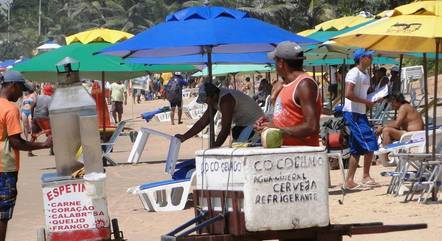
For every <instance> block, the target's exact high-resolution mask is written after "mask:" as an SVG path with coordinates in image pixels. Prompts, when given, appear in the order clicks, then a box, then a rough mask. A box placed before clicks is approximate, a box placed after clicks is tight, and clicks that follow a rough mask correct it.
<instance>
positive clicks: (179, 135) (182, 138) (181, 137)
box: [175, 134, 186, 142]
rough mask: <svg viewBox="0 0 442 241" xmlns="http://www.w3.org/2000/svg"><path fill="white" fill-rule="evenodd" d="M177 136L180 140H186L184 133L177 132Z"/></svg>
mask: <svg viewBox="0 0 442 241" xmlns="http://www.w3.org/2000/svg"><path fill="white" fill-rule="evenodd" d="M175 137H176V138H178V140H180V141H181V142H184V141H185V140H186V138H185V137H184V135H181V134H176V135H175Z"/></svg>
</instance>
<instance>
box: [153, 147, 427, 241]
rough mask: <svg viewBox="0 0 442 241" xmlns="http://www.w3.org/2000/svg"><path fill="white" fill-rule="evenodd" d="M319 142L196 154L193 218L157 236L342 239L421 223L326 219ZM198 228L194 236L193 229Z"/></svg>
mask: <svg viewBox="0 0 442 241" xmlns="http://www.w3.org/2000/svg"><path fill="white" fill-rule="evenodd" d="M328 169H329V167H328V158H327V154H326V152H325V149H324V148H322V147H307V146H298V147H283V148H274V149H265V148H262V147H253V148H240V149H233V148H217V149H208V150H203V151H198V152H197V153H196V172H197V184H196V187H195V188H194V192H193V199H194V207H195V218H193V219H192V220H190V221H188V222H186V223H184V224H182V225H181V226H179V227H177V228H175V229H174V230H172V231H170V232H169V233H167V234H165V235H163V236H162V237H161V240H162V241H234V240H254V241H255V240H256V241H258V240H283V241H288V240H300V241H301V240H302V241H342V238H343V236H346V235H347V236H351V235H358V234H374V233H385V232H395V231H405V230H414V229H424V228H427V225H426V224H405V225H384V224H383V223H379V222H375V223H362V224H360V223H352V224H331V223H330V221H329V220H330V218H329V203H328V200H329V197H328V180H329V178H328V175H329V170H328ZM195 233H196V234H195Z"/></svg>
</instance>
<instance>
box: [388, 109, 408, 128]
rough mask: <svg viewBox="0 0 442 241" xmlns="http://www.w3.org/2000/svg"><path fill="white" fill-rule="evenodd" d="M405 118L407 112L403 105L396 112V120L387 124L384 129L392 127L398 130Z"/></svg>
mask: <svg viewBox="0 0 442 241" xmlns="http://www.w3.org/2000/svg"><path fill="white" fill-rule="evenodd" d="M405 117H407V110H406V108H405V105H402V106H401V107H400V108H399V110H398V113H397V117H396V120H394V121H391V122H389V123H387V124H386V125H385V126H384V127H393V128H396V129H398V130H399V129H401V126H402V125H403V124H404V121H405V119H406V118H405Z"/></svg>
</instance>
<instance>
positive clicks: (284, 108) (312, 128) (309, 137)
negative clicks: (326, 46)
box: [256, 41, 322, 146]
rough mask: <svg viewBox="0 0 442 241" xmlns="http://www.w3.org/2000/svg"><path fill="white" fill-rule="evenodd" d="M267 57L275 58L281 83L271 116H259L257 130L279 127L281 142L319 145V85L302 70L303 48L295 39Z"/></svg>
mask: <svg viewBox="0 0 442 241" xmlns="http://www.w3.org/2000/svg"><path fill="white" fill-rule="evenodd" d="M268 57H269V58H270V59H274V60H275V65H276V71H277V73H278V75H279V76H281V77H282V79H283V85H282V89H281V91H280V92H279V94H278V96H277V98H276V102H275V107H274V113H273V119H272V120H271V121H270V120H268V119H267V118H265V117H264V118H261V119H260V120H259V121H258V122H257V123H256V129H257V130H258V131H261V130H263V129H264V128H278V129H280V130H281V131H282V133H283V144H284V145H289V146H319V117H320V115H321V109H322V103H321V101H322V100H321V95H320V93H319V87H318V84H317V83H316V81H315V80H313V78H312V77H311V76H309V75H308V74H306V73H305V72H304V70H303V63H304V53H303V51H302V48H301V47H300V46H299V45H298V44H296V43H294V42H290V41H285V42H281V43H279V44H278V45H277V46H276V48H275V50H274V51H273V52H270V53H269V54H268Z"/></svg>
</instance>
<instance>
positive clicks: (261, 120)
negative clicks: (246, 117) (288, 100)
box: [255, 116, 275, 132]
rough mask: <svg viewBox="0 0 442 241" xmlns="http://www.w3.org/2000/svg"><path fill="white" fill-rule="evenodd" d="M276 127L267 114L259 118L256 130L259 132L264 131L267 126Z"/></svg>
mask: <svg viewBox="0 0 442 241" xmlns="http://www.w3.org/2000/svg"><path fill="white" fill-rule="evenodd" d="M272 127H275V126H274V125H273V124H272V122H270V121H269V120H268V119H267V118H266V117H265V116H263V117H261V118H259V119H258V120H257V121H256V123H255V130H256V131H257V132H261V131H263V130H264V129H265V128H272Z"/></svg>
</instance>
